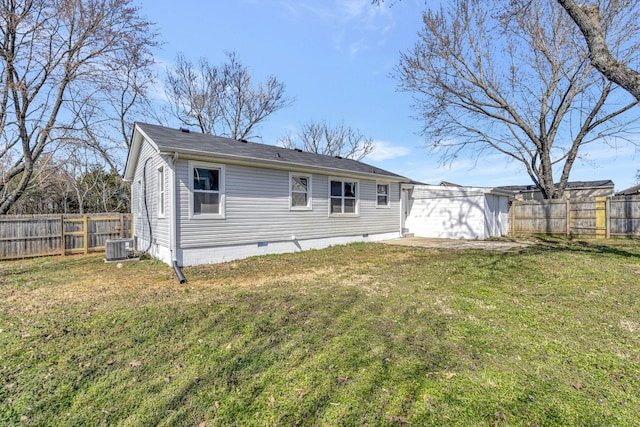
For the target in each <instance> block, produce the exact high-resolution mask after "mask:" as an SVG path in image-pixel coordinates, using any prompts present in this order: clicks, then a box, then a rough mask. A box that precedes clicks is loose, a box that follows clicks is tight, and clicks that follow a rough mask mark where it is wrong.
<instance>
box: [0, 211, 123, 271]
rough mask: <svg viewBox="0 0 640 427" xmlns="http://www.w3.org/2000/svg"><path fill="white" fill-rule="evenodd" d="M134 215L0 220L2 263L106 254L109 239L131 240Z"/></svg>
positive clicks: (8, 216) (46, 216) (54, 216)
mask: <svg viewBox="0 0 640 427" xmlns="http://www.w3.org/2000/svg"><path fill="white" fill-rule="evenodd" d="M131 223H132V218H131V214H109V213H99V214H87V215H78V214H69V215H3V216H0V260H9V259H19V258H31V257H38V256H47V255H66V254H72V253H89V252H103V251H104V250H105V245H106V240H107V239H116V238H127V237H131V235H132V234H131V232H132V227H131Z"/></svg>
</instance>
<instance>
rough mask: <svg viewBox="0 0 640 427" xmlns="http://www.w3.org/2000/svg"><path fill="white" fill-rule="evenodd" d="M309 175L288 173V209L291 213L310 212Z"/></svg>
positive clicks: (310, 179)
mask: <svg viewBox="0 0 640 427" xmlns="http://www.w3.org/2000/svg"><path fill="white" fill-rule="evenodd" d="M311 181H312V178H311V175H308V174H300V173H294V172H290V173H289V209H290V210H292V211H310V210H312V200H313V199H312V197H311Z"/></svg>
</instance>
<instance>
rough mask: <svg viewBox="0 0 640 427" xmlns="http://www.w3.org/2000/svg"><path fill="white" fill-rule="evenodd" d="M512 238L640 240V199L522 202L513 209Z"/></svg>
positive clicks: (614, 198)
mask: <svg viewBox="0 0 640 427" xmlns="http://www.w3.org/2000/svg"><path fill="white" fill-rule="evenodd" d="M510 219H511V221H510V232H511V234H515V235H517V234H564V235H567V236H569V235H571V236H581V237H595V238H605V237H610V236H619V237H640V196H612V197H594V198H587V199H574V200H545V201H534V200H531V201H520V200H516V201H514V202H513V203H512V205H511V209H510Z"/></svg>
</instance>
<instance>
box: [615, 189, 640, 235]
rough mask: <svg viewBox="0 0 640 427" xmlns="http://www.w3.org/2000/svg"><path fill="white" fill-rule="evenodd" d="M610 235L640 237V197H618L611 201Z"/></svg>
mask: <svg viewBox="0 0 640 427" xmlns="http://www.w3.org/2000/svg"><path fill="white" fill-rule="evenodd" d="M608 213H609V218H608V221H609V234H610V235H611V236H624V237H640V196H617V197H611V198H610V199H609V212H608Z"/></svg>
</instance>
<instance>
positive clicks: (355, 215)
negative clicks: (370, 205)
mask: <svg viewBox="0 0 640 427" xmlns="http://www.w3.org/2000/svg"><path fill="white" fill-rule="evenodd" d="M331 181H340V182H342V183H343V189H344V183H345V182H354V183H355V184H356V209H355V210H356V211H355V212H354V213H350V212H349V213H344V212H340V213H334V212H331ZM328 184H329V189H328V191H327V194H328V201H329V203H328V205H329V207H328V210H329V216H330V217H359V216H360V181H359V180H357V179H353V178H345V177H337V176H330V177H329V180H328ZM342 200H343V204H342V209H343V210H344V195H343V196H342Z"/></svg>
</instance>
